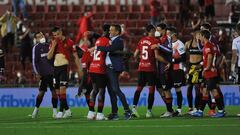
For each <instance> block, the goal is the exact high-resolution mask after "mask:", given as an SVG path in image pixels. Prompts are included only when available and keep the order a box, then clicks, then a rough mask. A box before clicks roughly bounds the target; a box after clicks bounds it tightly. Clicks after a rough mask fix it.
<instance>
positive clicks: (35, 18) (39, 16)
mask: <svg viewBox="0 0 240 135" xmlns="http://www.w3.org/2000/svg"><path fill="white" fill-rule="evenodd" d="M29 17H30V18H31V20H33V21H39V20H43V17H44V14H43V13H32V14H29Z"/></svg>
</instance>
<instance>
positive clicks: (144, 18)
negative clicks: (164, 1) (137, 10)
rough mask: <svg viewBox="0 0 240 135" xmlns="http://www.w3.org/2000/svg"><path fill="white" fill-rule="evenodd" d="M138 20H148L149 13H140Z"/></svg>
mask: <svg viewBox="0 0 240 135" xmlns="http://www.w3.org/2000/svg"><path fill="white" fill-rule="evenodd" d="M140 18H141V20H150V18H151V16H150V13H149V12H144V13H141V15H140Z"/></svg>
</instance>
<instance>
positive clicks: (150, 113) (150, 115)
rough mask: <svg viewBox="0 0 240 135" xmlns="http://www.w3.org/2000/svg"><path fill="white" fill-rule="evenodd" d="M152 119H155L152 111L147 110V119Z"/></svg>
mask: <svg viewBox="0 0 240 135" xmlns="http://www.w3.org/2000/svg"><path fill="white" fill-rule="evenodd" d="M152 117H153V114H152V111H149V110H147V113H146V118H152Z"/></svg>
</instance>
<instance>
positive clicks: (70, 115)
mask: <svg viewBox="0 0 240 135" xmlns="http://www.w3.org/2000/svg"><path fill="white" fill-rule="evenodd" d="M70 117H72V112H71V110H70V109H68V110H66V111H65V113H64V115H63V118H70Z"/></svg>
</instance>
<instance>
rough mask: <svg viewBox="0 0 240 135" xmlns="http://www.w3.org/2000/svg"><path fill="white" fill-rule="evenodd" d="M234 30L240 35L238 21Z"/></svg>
mask: <svg viewBox="0 0 240 135" xmlns="http://www.w3.org/2000/svg"><path fill="white" fill-rule="evenodd" d="M236 32H237V33H238V35H240V23H238V24H237V25H236Z"/></svg>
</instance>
